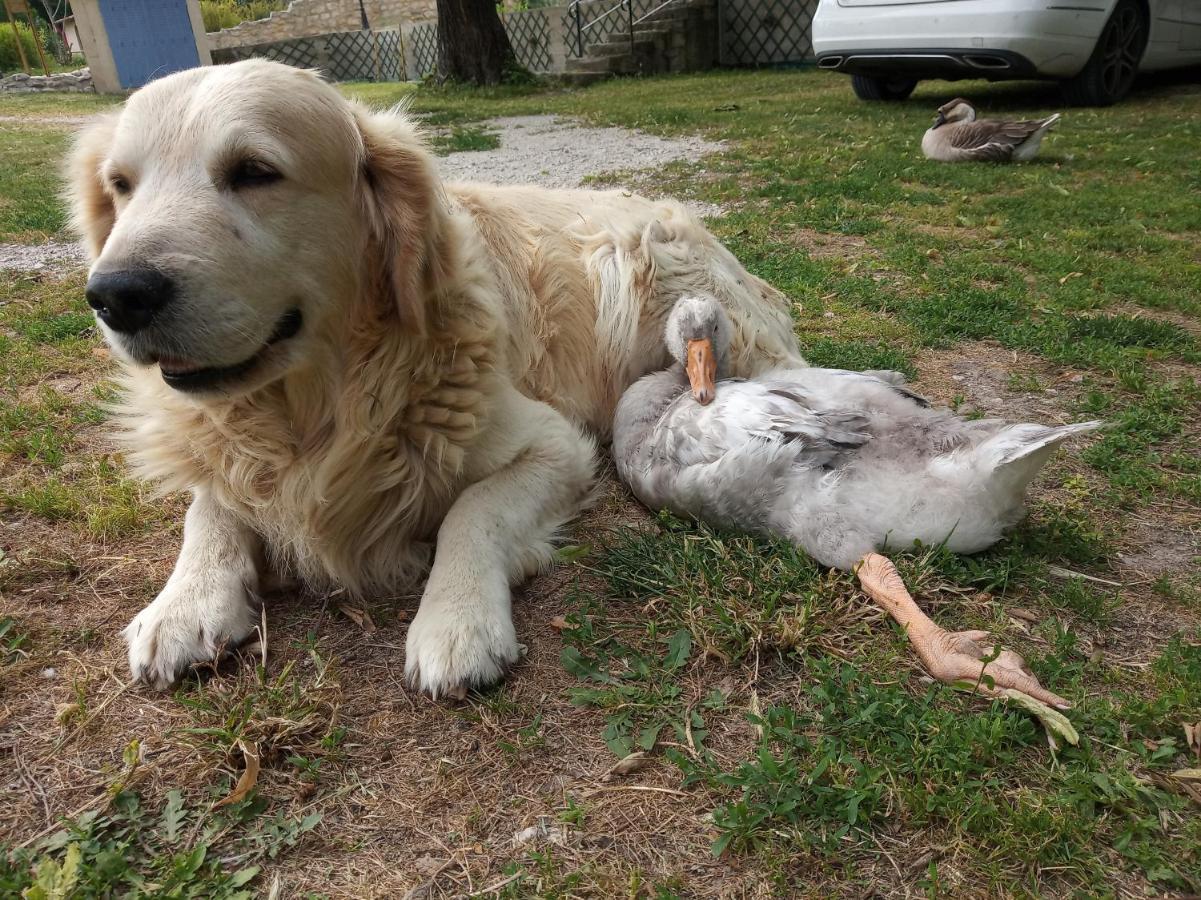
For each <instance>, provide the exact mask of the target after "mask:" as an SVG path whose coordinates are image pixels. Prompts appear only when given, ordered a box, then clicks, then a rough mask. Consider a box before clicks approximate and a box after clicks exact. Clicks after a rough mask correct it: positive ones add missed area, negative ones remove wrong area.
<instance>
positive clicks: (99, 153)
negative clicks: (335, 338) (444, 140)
mask: <svg viewBox="0 0 1201 900" xmlns="http://www.w3.org/2000/svg"><path fill="white" fill-rule="evenodd" d="M68 185H69V186H68V194H69V200H70V204H71V208H72V212H73V221H74V224H75V227H76V228H77V229H78V231H79V232H80V234H81V235H82V236H83V238H84V240H85V243H86V244H87V247H88V249H89V252H90V254H91V257H92V260H93V262H92V267H91V270H90V272H89V278H88V285H87V299H88V303H89V304H90V305H91V306H92V308H93V309H94V310H95V311H96V318H97V320H98V321H99V323H100V327H101V329H102V330H103V332H104V334H105V336H106V337H107V339H108V341H109V343H110V344H111V345H112V346H113V348H114V350H115V351H116V352H117V353H118V355H119V356H121V357H122V358H123V359H124V360H125V361H126V362H127V363H130V364H132V365H137V366H147V367H150V366H158V367H159V368H160V369H161V371H162V376H163V379H164V380H165V381H166V383H167V384H168V385H170V386H171V387H173V388H175V389H177V390H180V391H187V392H189V393H193V394H196V395H198V396H199V397H201V398H204V397H209V396H229V395H231V394H242V393H245V392H247V391H251V390H254V389H255V388H257V387H260V386H262V385H264V384H266V383H268V382H270V381H273V380H276V379H278V378H280V377H282V376H284V375H285V374H287V373H288V372H290V371H293V370H295V369H297V368H298V367H301V366H303V365H304V363H305V361H306V360H307V359H310V358H311V357H312V355H313V352H314V350H315V347H316V346H317V345H318V344H320V343H322V342H325V343H326V344H328V343H329V341H330V336H331V335H335V334H345V333H346V329H347V328H348V327H353V323H352V322H350V321H349V320H351V319H353V318H355V317H361V316H364V315H384V314H387V315H397V314H398V315H399V316H400V317H401V318H402V319H403V321H402V322H401V323H399V324H400V327H406V328H413V329H421V328H423V327H424V308H425V304H426V303H427V302H428V299H429V297H430V296H431V293H432V291H433V289H434V286H435V285H434V282H435V281H436V278H437V273H438V271H439V270H440V267H441V266H443V265H444V264H445V260H444V259H443V258H442V252H443V251H442V249H441V243H442V233H443V225H442V220H443V215H444V214H443V212H442V204H441V201H440V199H439V190H438V183H437V179H436V175H435V173H434V170H433V166H432V162H431V160H430V158H429V156H428V154H427V153H426V152H425V150H424V149H423V147H422V144H421V142H420V140H418V138H417V137H416V135H415V133H414V131H413V128H412V127H411V125H410V124H409V122H408V121H407V120H406V119H405V118H404V117H403V116H402V115H400V114H374V115H373V114H370V113H368V112H366V111H365V110H363V109H362V108H360V107H358V106H357V105H354V104H351V103H349V102H348V101H346V100H345V99H344V98H343V97H342V96H341V95H340V94H339V93H338V92H337V91H336V90H335V89H334V88H333V87H331V86H330V85H328V84H326V83H324V82H323V81H321V80H320V79H319V78H318V77H317V76H316V75H314V74H312V73H310V72H306V71H302V70H299V69H294V68H290V67H288V66H283V65H280V64H277V63H269V62H263V61H258V60H252V61H247V62H244V63H238V64H235V65H230V66H216V67H210V68H203V69H193V70H190V71H187V72H181V73H179V74H176V75H172V76H169V77H167V78H163V79H161V80H159V81H156V82H153V83H152V84H150V85H148V86H147V87H145V88H143V89H142V90H140V91H138V92H137V93H135V94H134V95H133V96H131V97H130V98H129V100H128V101H127V102H126V104H125V106H124V107H123V108H122V110H121V111H120V112H119V113H117V114H116V115H114V116H112V117H109V118H106V119H104V120H102V121H100V122H98V123H97V124H95V125H93V126H92V127H90V128H89V129H87V130H85V131H84V132H83V133H82V134H81V135H80V136H79V138H78V140H77V142H76V146H75V151H74V153H73V155H72V157H71V159H70V162H69V170H68ZM364 298H368V300H369V302H368V304H367V305H366V306H365V305H364V303H363V302H362V301H363V300H364Z"/></svg>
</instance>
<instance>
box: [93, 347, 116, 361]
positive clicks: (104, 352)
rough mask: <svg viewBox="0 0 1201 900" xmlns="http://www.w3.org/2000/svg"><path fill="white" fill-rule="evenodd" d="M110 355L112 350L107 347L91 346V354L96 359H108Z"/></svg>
mask: <svg viewBox="0 0 1201 900" xmlns="http://www.w3.org/2000/svg"><path fill="white" fill-rule="evenodd" d="M112 355H113V354H112V351H111V350H109V349H108V347H93V348H92V356H94V357H96V358H97V359H108V358H109V357H111V356H112Z"/></svg>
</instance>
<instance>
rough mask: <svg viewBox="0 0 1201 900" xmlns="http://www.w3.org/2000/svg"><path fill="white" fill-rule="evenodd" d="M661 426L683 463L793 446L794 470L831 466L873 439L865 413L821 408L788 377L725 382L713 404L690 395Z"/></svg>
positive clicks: (677, 459) (671, 452)
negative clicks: (753, 447) (761, 446)
mask: <svg viewBox="0 0 1201 900" xmlns="http://www.w3.org/2000/svg"><path fill="white" fill-rule="evenodd" d="M661 424H662V426H663V429H664V435H665V445H664V450H665V451H666V455H667V456H669V457H671V458H672V459H673V460H674V461H675V462H676V463H677V464H679V465H681V466H689V465H701V464H707V463H712V462H716V461H717V460H718V459H720V458H721V457H722V456H724V455H725V454H728V453H731V452H733V451H740V450H741V449H742V448H743V447H744V446H745V445H747V444H754V443H770V444H780V445H783V446H784V447H786V448H788V454H790V458H791V465H792V466H793V467H794V468H795V467H800V468H812V467H817V466H829V465H832V464H835V463H836V461H837V459H838V457H839V456H841V455H843V454H845V453H846V452H847V451H850V450H853V449H855V448H857V447H859V446H861V445H863V444H864V443H866V442H867V441H868V440H869V438H870V435H869V434H868V431H867V420H866V419H865V418H864V417H863V416H862V415H859V414H858V413H855V412H848V411H845V410H828V409H821V408H819V407H818V406H817V404H816V403H815V401H814V398H813V397H811V396H810V395H809V394H808V393H807V392H806V391H804V390H803V389H800V388H798V387H797V386H796V385H793V384H791V383H790V382H787V381H756V382H727V381H723V382H721V383H720V384H719V385H718V386H717V399H715V400H714V402H713V403H711V404H710V405H709V406H700V405H698V404H697V403H696V401H695V400H693V398H692V397H691V395H688V394H685V395H684V396H682V397H681V398H680V399H679V400H677V401H676V402H675V403H674V404H673V405H672V407H671V408H670V409H669V410H668V411H667V413H666V414H665V415H664V418H663V420H662V422H661Z"/></svg>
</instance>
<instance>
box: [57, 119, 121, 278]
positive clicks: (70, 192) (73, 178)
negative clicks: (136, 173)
mask: <svg viewBox="0 0 1201 900" xmlns="http://www.w3.org/2000/svg"><path fill="white" fill-rule="evenodd" d="M116 126H117V117H116V116H115V115H112V116H105V117H104V118H102V119H100V120H99V121H98V122H96V123H94V124H92V125H89V126H88V127H87V128H85V129H84V130H83V131H81V132H79V134H78V135H76V137H75V143H74V146H73V147H72V148H71V153H70V154H69V155H68V156H67V162H66V200H67V206H68V208H69V209H70V211H71V228H72V229H73V230H74V231H75V233H76V234H78V235H79V236H80V237H81V238H83V242H84V246H85V247H86V248H87V251H88V255H89V256H90V257H91V258H92V259H95V258H96V257H97V256H99V255H100V251H101V250H103V249H104V242H105V241H107V240H108V235H109V232H111V231H112V230H113V222H114V221H116V218H117V211H116V209H115V208H114V207H113V201H112V198H111V197H110V196H109V195H108V193H107V192H106V191H105V190H104V182H103V181H102V180H101V178H100V167H101V165H102V164H103V163H104V160H105V157H107V156H108V149H109V145H110V144H111V143H112V139H113V132H114V131H115V130H116Z"/></svg>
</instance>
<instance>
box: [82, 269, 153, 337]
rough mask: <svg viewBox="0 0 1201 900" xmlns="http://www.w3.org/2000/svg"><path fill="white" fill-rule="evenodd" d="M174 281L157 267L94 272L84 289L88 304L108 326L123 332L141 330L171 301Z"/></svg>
mask: <svg viewBox="0 0 1201 900" xmlns="http://www.w3.org/2000/svg"><path fill="white" fill-rule="evenodd" d="M174 293H175V284H174V282H172V281H171V279H170V278H168V277H167V276H166V275H164V274H163V273H162V272H160V271H158V270H157V269H122V270H121V271H118V272H97V273H96V274H94V275H93V276H92V277H91V278H89V279H88V286H87V289H86V290H85V291H84V294H85V296H86V297H87V298H88V305H89V306H90V307H92V309H94V310H96V315H98V316H99V317H100V321H102V322H103V323H104V324H105V325H107V326H108V327H109V328H111V329H113V330H114V331H121V332H124V333H125V334H133V333H134V332H135V331H141V330H142V329H143V328H145V327H146V326H147V325H149V324H150V321H151V319H153V318H154V316H155V314H156V313H158V311H159V310H160V309H162V308H163V307H164V306H166V305H167V303H169V302H170V300H171V297H172V296H173V295H174Z"/></svg>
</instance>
